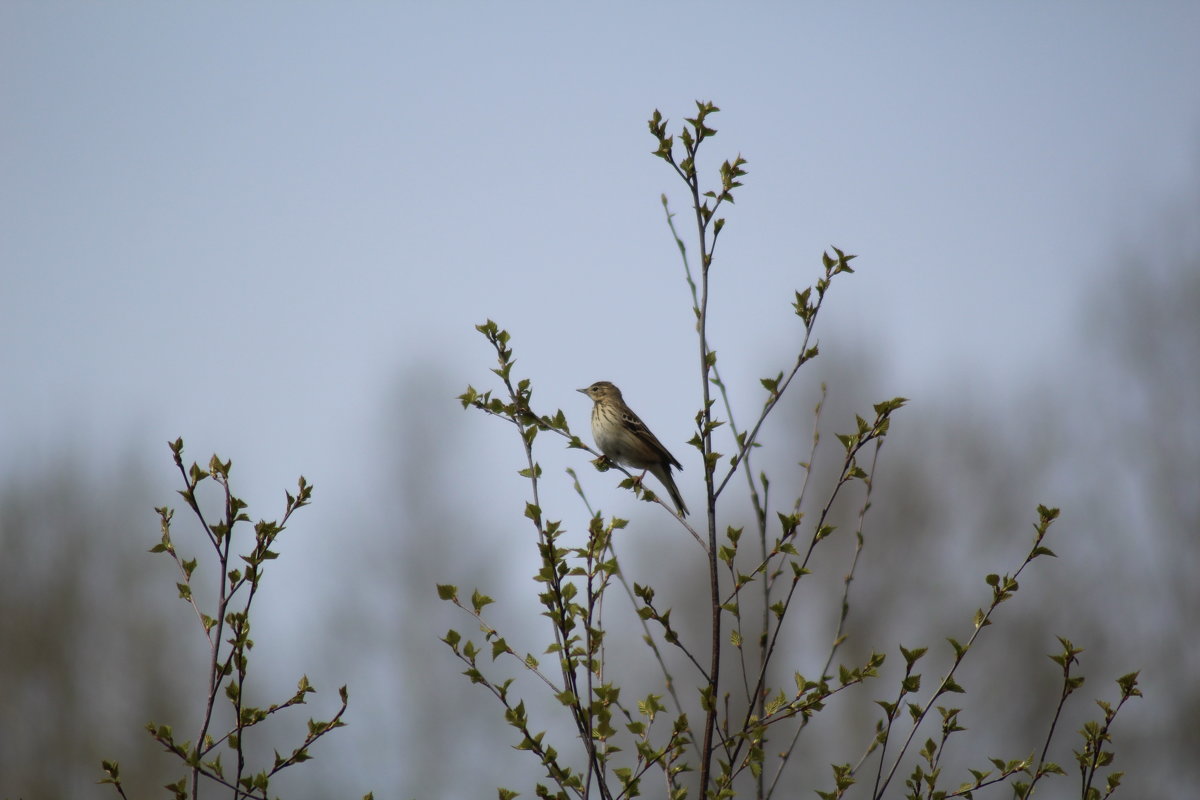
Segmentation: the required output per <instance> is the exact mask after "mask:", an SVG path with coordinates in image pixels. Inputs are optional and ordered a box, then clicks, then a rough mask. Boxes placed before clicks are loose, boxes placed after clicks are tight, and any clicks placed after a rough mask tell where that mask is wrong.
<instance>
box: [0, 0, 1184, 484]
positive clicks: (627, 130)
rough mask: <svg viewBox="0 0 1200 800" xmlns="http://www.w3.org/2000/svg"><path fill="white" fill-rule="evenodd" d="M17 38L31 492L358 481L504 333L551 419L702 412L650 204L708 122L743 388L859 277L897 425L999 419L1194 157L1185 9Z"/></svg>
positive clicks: (20, 265) (1, 262)
mask: <svg viewBox="0 0 1200 800" xmlns="http://www.w3.org/2000/svg"><path fill="white" fill-rule="evenodd" d="M0 28H2V30H3V32H2V33H0V36H2V37H3V47H2V48H0V60H2V63H0V73H2V74H3V77H2V78H0V81H2V83H0V87H2V88H0V91H2V97H0V99H2V102H3V107H4V109H5V111H4V120H5V121H4V126H3V146H2V152H0V158H2V159H3V161H2V162H0V163H2V169H3V185H4V190H3V203H4V206H3V215H2V216H3V222H0V225H2V226H3V238H2V240H0V248H2V250H0V268H2V269H3V280H4V291H3V295H2V298H3V299H2V301H0V302H3V314H2V316H0V337H2V340H3V341H4V342H5V348H4V349H5V352H6V359H5V361H6V365H7V372H8V374H9V379H8V380H6V381H5V387H4V389H3V395H2V398H3V406H4V418H5V425H4V426H3V430H2V431H0V446H2V448H3V451H4V453H5V457H4V459H3V463H4V464H6V465H9V466H11V465H12V464H13V463H14V462H15V461H16V460H17V459H18V458H20V457H21V456H19V455H18V454H24V455H28V454H29V453H31V452H33V453H36V452H42V451H45V450H46V449H47V448H54V447H55V446H56V444H57V443H60V442H61V441H62V440H63V439H65V438H66V437H69V436H75V435H83V436H84V437H85V441H86V442H87V443H88V444H89V446H91V447H96V448H102V447H112V446H115V445H118V444H119V445H120V446H121V447H123V448H130V447H132V448H134V449H138V450H140V449H142V447H143V446H144V447H148V448H150V452H152V453H155V456H156V457H159V456H160V454H158V453H157V449H158V448H159V447H160V443H161V441H163V440H164V439H165V438H166V437H167V436H170V435H174V434H176V433H182V434H185V435H187V436H188V437H189V439H193V440H196V443H197V446H202V447H203V449H204V450H211V449H219V450H222V451H225V452H228V451H231V450H233V451H236V452H237V453H239V455H241V457H242V460H243V461H246V460H254V461H259V460H260V458H262V456H263V454H265V453H268V452H269V453H273V454H276V455H275V456H274V457H273V459H272V460H274V461H276V462H279V464H280V465H284V464H292V463H295V464H297V466H299V464H313V463H316V464H321V463H325V462H328V461H330V460H337V461H346V460H349V461H350V462H353V461H355V460H356V459H355V458H354V456H353V452H352V451H351V452H347V447H350V448H353V447H357V446H359V444H360V441H359V440H358V439H356V438H355V434H354V431H356V430H359V429H360V428H361V426H362V425H363V424H365V423H367V422H369V421H370V418H371V417H372V415H373V414H376V413H377V412H378V411H379V409H378V406H377V404H378V402H379V400H380V397H381V395H382V392H383V391H384V389H385V387H386V386H388V385H389V384H388V382H389V381H390V380H392V379H393V377H394V375H395V374H396V372H397V370H399V369H401V368H403V367H404V366H405V365H407V364H410V363H412V362H417V361H432V362H436V363H439V364H441V365H442V366H443V367H444V368H445V369H446V370H447V371H448V372H450V373H451V374H454V375H457V374H461V375H463V376H464V377H465V378H470V377H472V376H476V375H478V374H479V372H480V366H482V365H483V364H484V362H485V361H486V353H485V352H483V350H482V348H481V346H480V343H479V342H477V341H476V334H475V333H474V332H473V330H472V325H473V324H474V323H476V322H478V321H481V320H482V319H483V318H485V317H487V316H491V317H495V318H496V319H497V320H498V321H500V322H501V323H502V324H504V325H507V326H508V327H509V328H510V329H511V330H512V331H513V333H514V335H515V336H517V337H518V339H517V341H518V343H519V344H520V345H521V351H520V352H521V354H522V355H523V356H524V358H525V359H526V362H525V363H526V365H527V366H528V367H529V369H530V370H531V373H530V374H533V375H534V376H535V377H541V378H542V385H543V392H544V393H545V395H544V396H545V397H546V399H547V402H550V403H552V404H555V405H562V406H563V407H564V408H568V409H569V408H573V407H574V406H578V405H579V404H578V402H577V401H578V398H573V397H571V396H570V394H569V391H570V390H571V389H573V388H574V387H576V386H578V385H583V384H584V383H586V382H588V381H590V380H592V379H594V378H598V377H609V378H612V379H614V380H618V381H620V382H623V383H625V384H628V385H629V386H630V388H631V389H634V390H635V393H636V394H638V395H640V396H641V397H642V398H644V399H643V403H642V405H643V406H646V405H649V404H652V403H654V400H653V396H654V395H656V394H658V392H659V390H660V389H659V386H658V385H656V384H657V382H659V381H664V382H670V383H671V384H672V385H677V384H679V383H682V384H683V385H685V386H687V385H691V384H694V383H695V374H696V371H695V369H694V365H693V361H694V356H693V346H692V342H691V339H690V336H689V325H688V316H689V311H688V309H687V304H686V302H685V296H684V293H683V288H682V284H681V281H680V279H679V278H680V275H679V267H678V263H677V259H676V258H675V257H674V253H673V248H672V245H671V242H670V241H669V239H668V237H667V234H666V232H665V230H664V227H663V224H662V220H661V212H660V209H659V206H658V196H659V193H660V192H663V191H666V192H668V194H669V195H670V196H671V197H672V199H673V200H674V205H675V209H676V210H677V211H679V212H684V211H685V210H686V209H685V207H684V205H683V202H684V199H683V195H682V193H681V192H680V187H679V186H678V185H677V184H676V183H675V181H674V180H673V178H672V175H671V174H670V173H669V171H668V170H667V169H666V167H665V165H663V164H661V162H658V161H657V160H656V159H653V158H651V157H650V156H649V155H648V151H649V150H650V149H651V145H652V142H651V139H650V137H649V135H648V134H647V133H646V130H645V125H644V121H645V119H646V118H647V116H648V115H649V113H650V112H651V111H652V110H653V109H654V108H656V107H657V108H661V109H662V110H663V112H664V113H665V114H666V115H668V116H669V117H670V118H671V119H672V120H675V121H678V120H679V119H680V118H681V117H682V116H684V115H686V114H688V113H690V111H691V110H692V109H691V101H692V100H693V99H695V98H709V99H712V100H714V101H715V102H717V103H718V104H719V105H720V106H721V107H722V109H723V112H722V113H721V114H720V115H719V116H718V117H717V118H716V125H717V127H718V128H719V129H720V131H721V133H720V135H719V136H718V137H717V138H716V139H715V140H713V142H712V143H711V146H710V148H709V150H708V155H709V157H710V159H712V160H711V161H710V162H709V163H710V165H715V163H717V162H718V160H719V159H720V158H723V157H726V156H730V155H733V154H735V153H737V152H741V153H742V154H744V155H745V156H746V157H747V158H748V160H749V169H750V174H749V177H748V179H747V182H746V183H747V185H746V187H745V188H744V189H743V190H742V191H741V193H740V194H739V198H738V204H737V207H736V208H734V209H731V214H730V226H729V228H728V229H727V232H726V237H725V240H724V242H723V244H722V252H721V255H722V257H723V262H722V263H721V265H720V271H719V272H718V273H717V275H716V277H715V281H716V290H717V291H718V292H721V293H722V295H721V299H720V300H719V302H718V306H717V308H718V310H720V311H723V312H725V313H726V315H727V316H726V317H725V318H724V319H725V321H724V323H723V324H722V323H718V328H717V334H718V337H719V338H718V344H719V346H720V347H721V349H722V351H723V352H725V351H728V352H731V353H732V352H735V348H738V347H739V346H740V347H741V348H742V349H750V350H751V351H752V352H753V351H757V352H759V353H761V356H760V362H759V363H750V364H748V365H746V369H747V372H745V373H744V377H746V378H747V379H749V378H752V377H754V376H755V375H756V374H757V373H758V372H762V371H763V370H764V368H767V367H769V366H770V364H771V363H773V361H774V354H775V352H776V351H778V352H780V353H782V352H786V350H787V349H788V341H787V337H788V336H790V331H789V329H788V328H787V327H786V326H787V325H789V322H788V318H787V316H786V314H773V313H770V314H769V313H766V310H767V309H768V308H769V309H772V310H774V309H783V310H785V311H786V305H785V303H786V298H787V295H786V294H781V293H784V292H788V291H790V289H792V288H794V287H799V286H801V285H805V284H807V283H808V282H810V281H811V279H812V278H813V276H814V274H815V268H816V264H817V258H818V256H819V253H820V251H821V250H822V249H823V248H824V247H826V246H828V245H829V244H837V245H838V246H841V247H844V248H846V249H848V250H850V251H852V252H856V253H859V254H860V256H861V258H860V260H859V262H858V264H859V267H860V273H859V275H858V276H857V277H855V278H854V279H853V280H850V281H847V282H845V283H844V284H843V286H842V287H840V291H839V294H838V296H837V297H836V298H835V300H836V302H832V303H831V304H830V307H829V309H828V313H827V317H826V320H825V321H826V323H827V324H828V325H829V327H828V328H826V329H825V330H826V337H827V338H828V337H831V336H832V335H833V333H831V332H832V331H841V330H843V329H845V328H847V327H848V326H853V328H854V331H855V332H854V333H853V337H854V339H855V340H856V341H858V342H861V343H877V344H881V345H882V346H883V347H885V348H886V350H885V351H884V353H883V355H884V361H885V362H886V363H887V364H889V365H890V369H892V370H894V372H895V374H894V377H895V380H896V382H897V383H898V384H902V385H904V386H906V387H907V386H912V385H914V384H915V385H917V386H924V385H927V384H934V383H936V381H937V380H938V379H939V377H941V376H943V375H945V374H946V373H947V372H948V371H950V372H953V371H956V370H964V369H966V370H970V371H971V372H972V373H974V374H975V376H976V379H977V380H980V381H983V382H985V383H986V384H987V385H988V386H990V387H996V388H1000V389H1003V387H1004V386H1005V385H1006V384H1007V383H1010V382H1011V381H1012V380H1013V378H1014V375H1017V374H1019V373H1020V372H1021V371H1025V370H1031V369H1037V368H1038V367H1039V363H1038V362H1045V361H1046V360H1048V359H1054V358H1058V357H1061V356H1062V350H1063V349H1064V348H1071V347H1076V346H1078V343H1077V342H1074V341H1071V340H1070V339H1069V337H1068V333H1069V331H1070V330H1071V328H1072V326H1073V319H1072V314H1073V312H1074V311H1075V308H1076V304H1077V299H1078V297H1079V296H1080V290H1081V287H1083V286H1085V285H1086V284H1087V283H1088V281H1089V279H1090V277H1091V276H1094V275H1095V270H1096V269H1097V268H1098V267H1100V266H1102V265H1103V263H1104V261H1105V255H1106V253H1107V252H1108V251H1109V250H1110V249H1111V247H1112V245H1113V243H1114V240H1119V239H1120V237H1121V236H1123V235H1125V231H1124V230H1123V229H1124V228H1125V227H1126V225H1128V226H1129V228H1130V232H1133V231H1136V230H1137V229H1138V224H1139V221H1138V220H1137V219H1136V218H1137V217H1138V216H1139V215H1141V214H1144V213H1147V206H1148V204H1152V203H1154V202H1156V201H1157V200H1158V199H1159V198H1161V197H1162V196H1163V195H1164V194H1165V193H1167V192H1169V191H1171V190H1172V188H1173V187H1177V186H1180V185H1182V184H1184V183H1185V182H1186V181H1187V180H1188V179H1189V178H1190V177H1191V175H1192V174H1193V167H1194V161H1195V156H1196V148H1195V146H1194V142H1195V140H1196V134H1197V131H1198V130H1200V113H1198V110H1200V102H1198V101H1200V88H1198V87H1200V84H1198V83H1197V82H1196V80H1195V76H1196V75H1200V50H1198V49H1197V48H1196V47H1195V46H1194V40H1195V34H1196V32H1197V31H1200V9H1198V8H1197V7H1196V6H1195V5H1194V4H1190V3H1175V4H1156V5H1153V6H1151V7H1146V6H1139V7H1138V8H1136V9H1134V8H1131V7H1128V6H1126V5H1124V4H1115V3H1113V4H1100V5H1096V4H1090V3H1063V4H1055V6H1054V7H1053V8H1047V7H1043V6H1041V5H1040V4H1004V5H1003V6H992V7H984V6H982V5H977V4H969V5H964V4H959V3H941V4H926V5H924V6H921V7H920V8H914V7H912V6H908V7H906V8H904V9H903V10H900V9H897V8H893V7H891V6H890V5H885V4H875V5H868V6H859V7H858V8H857V9H849V8H841V9H832V8H824V7H822V8H819V9H818V8H816V7H815V6H809V7H807V8H805V7H801V8H785V7H784V6H783V5H780V4H775V5H771V6H764V7H762V8H760V9H756V10H751V11H745V10H738V11H736V12H734V11H732V10H731V9H729V8H727V7H724V6H721V5H719V4H699V5H696V4H690V5H689V6H688V7H687V10H684V8H683V7H680V6H674V7H672V6H668V7H664V8H659V9H656V10H651V11H646V10H640V9H639V10H636V11H635V10H634V7H633V6H623V7H620V8H617V9H611V10H605V11H603V12H600V11H596V10H593V9H588V8H583V7H576V8H570V9H566V10H564V9H562V8H560V7H556V6H550V5H529V4H518V5H517V6H512V5H509V4H505V5H503V6H500V5H488V6H472V5H459V6H455V7H453V8H445V7H442V8H435V7H434V6H433V5H432V4H421V5H399V4H397V5H394V6H388V5H386V4H374V3H367V4H355V3H350V4H344V3H339V4H336V6H333V5H330V6H325V5H319V4H304V5H303V6H300V7H297V6H294V5H291V4H272V3H262V4H254V5H252V6H249V7H246V6H242V5H230V4H215V5H214V4H207V5H205V6H204V7H198V6H188V5H178V4H171V5H155V4H118V5H116V6H115V7H114V6H112V5H87V6H82V5H60V4H53V3H50V4H32V3H19V4H18V3H10V4H6V5H5V6H4V8H3V9H2V10H0ZM1131 217H1132V218H1134V219H1133V220H1132V222H1131V221H1130V218H1131ZM763 304H767V305H766V306H765V307H764V306H763ZM722 325H723V326H722ZM780 326H784V327H780ZM734 368H735V367H734V365H732V364H730V366H728V367H727V369H734ZM728 377H741V375H739V374H738V373H733V374H731V375H729V376H728ZM547 380H550V381H558V382H561V385H554V384H553V383H546V381H547ZM689 382H690V383H689ZM639 384H640V385H639ZM635 387H636V388H635ZM638 390H640V391H638ZM913 391H915V389H907V392H908V393H912V392H913ZM575 410H576V411H583V409H575ZM667 413H668V412H667V410H666V409H665V408H664V409H663V410H662V412H661V413H658V409H655V412H654V416H655V417H662V416H666V415H667ZM689 416H690V415H689ZM301 418H308V419H310V420H313V421H315V422H316V423H317V424H312V425H310V427H309V429H308V436H309V440H308V441H307V442H305V443H303V445H301V444H300V443H297V442H294V441H291V437H289V435H288V430H289V429H290V428H291V426H292V425H293V424H294V422H295V421H296V420H299V419H301ZM684 425H687V423H686V422H681V426H684ZM679 435H681V436H683V438H686V436H687V430H686V428H683V429H682V430H681V431H680V432H679ZM672 438H676V437H675V436H674V435H673V436H672ZM142 439H144V441H139V440H142ZM201 442H205V443H206V444H204V445H201Z"/></svg>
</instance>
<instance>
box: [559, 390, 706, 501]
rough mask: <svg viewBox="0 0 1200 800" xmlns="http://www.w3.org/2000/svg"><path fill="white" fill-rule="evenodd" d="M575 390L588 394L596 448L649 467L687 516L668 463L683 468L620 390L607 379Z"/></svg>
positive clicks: (636, 465)
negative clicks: (626, 402)
mask: <svg viewBox="0 0 1200 800" xmlns="http://www.w3.org/2000/svg"><path fill="white" fill-rule="evenodd" d="M576 391H579V392H582V393H583V394H586V395H587V396H588V397H590V398H592V401H593V402H594V403H595V405H593V406H592V438H593V439H595V440H596V446H597V447H599V448H600V452H602V453H604V455H606V456H608V457H609V458H611V459H612V460H613V461H616V462H617V463H619V464H625V465H627V466H630V467H633V468H634V469H642V470H649V471H650V472H651V474H653V475H654V477H656V478H658V479H659V481H661V482H662V485H663V486H665V487H667V492H669V493H670V495H671V499H672V500H674V501H675V507H676V508H678V509H679V514H680V516H685V517H686V516H687V513H688V510H687V506H686V505H684V503H683V497H682V496H681V495H680V494H679V489H678V488H677V487H676V486H675V481H674V480H673V479H672V478H671V467H673V466H674V467H677V468H679V469H681V470H682V469H683V466H682V465H681V464H680V463H679V462H678V461H677V460H675V456H673V455H671V453H670V452H669V451H668V450H667V448H665V447H663V445H662V442H660V441H659V440H658V439H657V437H655V435H654V434H653V433H651V432H650V429H649V428H647V427H646V423H644V422H642V421H641V419H639V418H638V415H637V414H635V413H633V410H632V409H630V408H629V406H627V405H625V400H624V398H622V397H621V390H620V389H618V388H617V387H616V386H613V385H612V384H611V383H609V382H608V381H596V382H595V383H593V384H592V385H591V386H589V387H587V388H586V389H577V390H576Z"/></svg>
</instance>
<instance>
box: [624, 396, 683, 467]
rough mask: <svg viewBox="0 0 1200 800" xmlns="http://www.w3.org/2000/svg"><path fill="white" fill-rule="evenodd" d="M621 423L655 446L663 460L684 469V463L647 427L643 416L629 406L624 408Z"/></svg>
mask: <svg viewBox="0 0 1200 800" xmlns="http://www.w3.org/2000/svg"><path fill="white" fill-rule="evenodd" d="M621 424H623V425H624V426H625V427H626V428H627V429H628V430H629V431H630V432H631V433H633V434H634V435H635V436H637V437H638V438H639V439H641V440H642V441H643V442H646V443H647V444H649V445H650V446H651V447H653V448H654V450H655V452H656V453H658V455H659V456H660V457H661V458H662V460H663V461H665V462H667V463H668V464H672V465H674V467H675V468H676V469H678V470H680V471H682V470H683V465H682V464H680V463H679V461H678V460H677V459H676V458H675V456H673V455H671V451H670V450H668V449H667V448H665V447H663V443H662V442H660V441H659V440H658V437H657V436H655V435H654V434H653V433H651V432H650V429H649V428H647V427H646V423H644V422H642V420H641V418H640V417H638V415H637V414H635V413H633V412H632V411H631V410H629V409H628V408H626V409H624V410H622V411H621Z"/></svg>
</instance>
